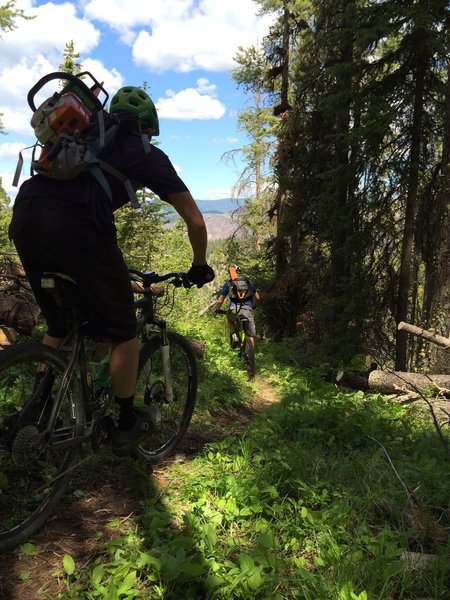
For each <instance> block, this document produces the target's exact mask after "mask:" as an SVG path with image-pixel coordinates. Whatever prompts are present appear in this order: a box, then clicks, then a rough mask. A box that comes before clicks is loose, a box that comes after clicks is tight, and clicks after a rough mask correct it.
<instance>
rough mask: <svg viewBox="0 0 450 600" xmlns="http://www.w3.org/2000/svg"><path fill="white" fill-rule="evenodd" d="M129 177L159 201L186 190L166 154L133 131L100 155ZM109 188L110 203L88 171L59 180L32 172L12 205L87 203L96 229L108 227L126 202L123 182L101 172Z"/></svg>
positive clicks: (124, 134) (127, 198)
mask: <svg viewBox="0 0 450 600" xmlns="http://www.w3.org/2000/svg"><path fill="white" fill-rule="evenodd" d="M99 158H101V159H102V160H103V161H105V162H106V163H108V164H110V165H111V166H113V167H114V168H116V169H117V170H119V171H120V172H121V173H123V174H124V175H125V176H126V177H128V179H130V180H131V182H132V184H133V187H134V188H135V189H142V188H144V187H147V188H149V189H150V190H151V191H152V192H154V193H155V194H156V195H157V196H159V197H160V198H161V199H162V200H164V201H166V202H167V201H168V194H170V193H176V192H184V191H187V190H188V188H187V187H186V185H185V183H184V182H183V181H182V180H181V179H180V177H179V176H178V174H177V172H176V171H175V169H174V167H173V165H172V163H171V162H170V160H169V158H168V156H167V155H166V154H165V153H164V152H163V151H162V150H160V149H159V148H158V147H157V146H154V145H152V144H150V152H148V153H146V149H145V146H144V143H143V140H142V137H141V136H140V135H137V134H135V133H132V132H127V131H125V132H122V133H119V135H118V136H117V138H116V139H115V140H114V142H112V143H111V144H110V145H109V146H108V147H107V148H105V149H104V150H103V151H102V152H101V153H100V154H99ZM104 174H105V176H106V178H107V180H108V183H109V185H110V188H111V192H112V198H113V203H112V205H111V202H110V200H109V198H108V196H107V194H106V192H105V191H104V189H103V188H102V187H101V185H100V184H99V183H98V182H97V180H96V179H95V177H93V176H92V175H91V174H89V173H82V174H81V175H78V176H77V177H75V179H72V180H71V181H60V180H56V179H51V178H50V177H45V176H43V175H34V176H33V177H31V178H30V179H28V180H27V181H25V182H24V183H23V184H22V185H21V186H20V189H19V192H18V194H17V197H16V200H15V203H14V208H15V209H16V208H19V206H20V204H21V203H22V202H23V201H25V200H26V199H28V198H52V199H55V198H56V199H58V200H61V201H70V202H73V203H85V204H88V205H89V211H88V213H89V215H90V218H91V219H92V221H93V222H94V223H95V225H96V226H97V227H98V228H99V229H106V228H109V227H111V223H112V222H113V220H114V217H113V212H114V211H115V210H117V209H118V208H120V207H121V206H124V205H125V204H127V202H129V197H128V194H127V192H126V189H125V187H124V185H123V183H122V182H121V181H120V180H119V179H118V178H117V177H114V176H113V175H111V174H109V173H106V172H104Z"/></svg>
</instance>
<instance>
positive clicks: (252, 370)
mask: <svg viewBox="0 0 450 600" xmlns="http://www.w3.org/2000/svg"><path fill="white" fill-rule="evenodd" d="M215 312H216V313H217V314H221V315H227V316H228V317H230V318H231V319H233V322H234V327H235V333H234V334H232V333H230V347H231V348H232V349H233V350H237V352H238V354H239V356H240V358H241V359H242V360H243V362H244V365H245V369H246V371H247V375H248V378H249V379H254V377H255V374H256V359H255V348H254V346H253V344H252V343H251V342H250V340H249V336H248V334H247V325H248V319H247V318H246V317H245V315H241V314H240V313H239V312H238V313H233V312H230V311H228V310H222V309H218V310H216V311H215Z"/></svg>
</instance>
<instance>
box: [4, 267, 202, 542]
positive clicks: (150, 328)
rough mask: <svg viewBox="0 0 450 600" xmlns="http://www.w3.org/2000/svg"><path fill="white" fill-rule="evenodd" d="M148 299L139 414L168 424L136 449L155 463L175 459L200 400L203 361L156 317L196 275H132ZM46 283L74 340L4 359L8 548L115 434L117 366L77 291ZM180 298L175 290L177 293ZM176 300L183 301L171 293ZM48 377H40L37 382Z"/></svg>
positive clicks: (42, 517)
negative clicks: (112, 369)
mask: <svg viewBox="0 0 450 600" xmlns="http://www.w3.org/2000/svg"><path fill="white" fill-rule="evenodd" d="M130 276H131V278H132V280H133V281H134V282H135V285H137V286H138V287H139V291H140V292H142V294H143V295H142V297H141V298H139V299H137V300H136V302H135V309H136V314H137V319H138V336H139V339H140V343H141V347H140V354H139V374H138V381H137V388H136V395H135V406H136V407H137V408H138V407H139V406H141V407H146V406H155V407H157V408H158V414H160V415H161V422H160V424H159V426H158V427H157V429H156V430H155V431H152V432H151V433H150V434H149V435H148V436H147V437H146V438H144V439H143V440H142V441H141V442H140V443H139V446H137V447H136V449H135V456H136V457H138V458H143V459H145V460H147V461H150V462H156V461H158V460H161V459H162V458H165V457H167V456H168V455H169V454H170V453H171V452H172V451H173V450H174V448H175V447H176V446H177V444H178V443H179V442H180V440H181V439H182V437H183V435H184V434H185V432H186V429H187V427H188V425H189V422H190V419H191V416H192V412H193V410H194V405H195V400H196V393H197V369H196V359H195V354H194V352H193V350H192V347H191V345H190V344H189V342H188V341H187V340H186V339H185V338H183V337H182V336H181V335H179V334H177V333H175V332H171V331H168V329H167V325H166V321H165V320H164V319H162V318H158V317H157V316H156V314H155V302H156V301H157V299H158V298H159V297H160V296H161V290H162V291H164V290H166V292H167V290H168V289H169V288H168V287H167V286H159V289H158V291H157V292H156V293H155V285H156V284H159V283H160V282H167V284H169V283H170V284H172V285H173V286H175V287H182V286H183V287H185V288H190V287H191V286H192V284H191V283H190V281H189V279H188V277H187V274H186V273H167V274H165V275H157V274H156V273H153V272H151V273H143V272H141V271H137V270H132V269H131V270H130ZM43 285H45V286H46V287H47V288H48V290H49V291H50V292H51V293H52V294H54V295H55V297H56V298H57V301H58V302H60V304H61V306H63V307H64V308H65V309H66V310H67V319H68V323H70V333H69V335H68V336H67V338H66V339H65V340H64V342H63V344H62V345H61V347H60V348H59V349H58V350H54V349H52V348H50V347H48V346H45V345H43V344H39V343H24V344H22V343H19V344H16V345H15V346H12V347H10V348H8V349H6V350H3V351H1V352H0V550H6V549H9V548H12V547H14V546H16V545H18V544H20V543H22V542H23V541H25V540H27V539H28V538H30V536H32V535H33V534H34V533H36V531H37V530H38V529H39V528H40V527H41V526H42V525H43V524H44V523H45V522H46V520H47V519H48V517H49V516H50V515H51V513H52V511H53V510H54V509H55V508H56V506H57V505H58V503H59V501H60V500H61V498H62V496H63V494H64V491H65V489H66V487H67V485H68V483H69V480H70V477H71V475H72V474H73V471H74V469H75V468H76V467H78V466H79V465H80V464H81V463H82V462H84V460H87V459H88V458H89V453H88V456H87V458H84V459H81V458H80V449H81V447H82V446H83V445H84V446H86V443H88V444H89V445H90V446H91V448H92V450H93V451H94V452H98V451H99V450H100V449H101V448H102V447H103V446H105V444H107V443H108V442H109V440H110V436H111V432H112V429H113V427H114V420H113V416H112V413H113V409H114V402H112V399H113V394H112V390H111V382H110V377H109V372H108V368H107V364H108V362H109V360H108V356H106V357H105V359H104V360H103V361H99V360H98V357H96V356H95V353H96V350H97V349H98V345H96V344H95V343H94V342H93V341H92V340H90V339H89V337H88V336H87V334H86V321H85V320H84V318H83V314H82V312H81V311H80V310H79V308H78V304H77V302H76V297H77V285H76V283H75V282H74V281H73V280H71V279H70V278H68V277H67V276H65V275H64V274H60V273H48V274H45V276H44V278H43ZM171 289H172V290H173V291H174V288H171ZM171 297H172V300H173V294H171ZM37 373H38V375H36V374H37Z"/></svg>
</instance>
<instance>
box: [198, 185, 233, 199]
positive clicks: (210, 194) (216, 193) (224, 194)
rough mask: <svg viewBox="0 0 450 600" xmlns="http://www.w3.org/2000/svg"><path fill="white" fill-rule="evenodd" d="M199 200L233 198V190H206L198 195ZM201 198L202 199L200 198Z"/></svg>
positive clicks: (227, 188)
mask: <svg viewBox="0 0 450 600" xmlns="http://www.w3.org/2000/svg"><path fill="white" fill-rule="evenodd" d="M197 196H198V199H199V200H200V199H203V198H207V199H208V200H223V198H232V197H233V190H232V188H229V187H226V188H210V189H204V190H202V191H201V192H200V194H197ZM200 196H201V197H200Z"/></svg>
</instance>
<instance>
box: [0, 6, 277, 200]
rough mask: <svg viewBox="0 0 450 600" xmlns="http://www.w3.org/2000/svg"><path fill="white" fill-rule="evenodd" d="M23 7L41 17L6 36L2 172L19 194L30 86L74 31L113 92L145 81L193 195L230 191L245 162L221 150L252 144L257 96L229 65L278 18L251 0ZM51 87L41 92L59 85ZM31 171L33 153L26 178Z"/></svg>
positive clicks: (28, 138)
mask: <svg viewBox="0 0 450 600" xmlns="http://www.w3.org/2000/svg"><path fill="white" fill-rule="evenodd" d="M16 7H17V8H21V9H23V10H24V12H25V13H26V14H27V15H34V16H35V18H34V19H33V20H30V21H24V20H22V19H18V20H17V21H16V24H17V27H16V29H15V30H14V31H11V32H3V33H2V37H1V39H0V49H1V51H0V113H2V114H3V116H2V121H3V125H4V127H5V132H6V135H1V136H0V142H1V143H0V177H1V178H2V185H3V187H4V189H5V190H6V191H7V193H8V194H10V196H11V197H12V198H13V197H14V195H15V193H16V190H15V188H13V187H12V185H11V183H12V179H13V173H14V170H15V166H16V162H17V157H18V152H19V151H20V150H21V149H22V148H24V147H26V146H29V145H30V144H32V143H33V142H34V137H33V131H32V129H31V127H30V125H29V120H30V116H31V110H30V109H29V107H28V104H27V101H26V95H27V92H28V90H29V88H30V87H31V86H32V85H33V84H34V83H35V82H36V81H38V80H39V79H40V77H42V76H43V75H45V74H47V73H50V72H52V71H56V70H58V64H59V63H60V62H61V60H62V55H63V49H64V46H65V44H66V42H68V41H70V40H73V42H74V44H75V50H76V51H77V52H79V53H80V58H79V61H80V62H81V63H82V65H83V68H84V70H88V71H90V72H92V74H93V75H94V76H95V77H96V78H97V79H98V80H99V81H103V82H104V86H105V88H106V89H107V90H108V92H109V93H110V96H112V95H113V94H114V92H115V91H117V89H119V88H120V87H122V86H123V85H142V83H143V82H144V81H145V82H146V83H147V84H148V86H149V88H148V91H149V93H150V95H151V96H152V98H153V100H154V102H155V104H156V106H157V108H158V114H159V117H160V130H161V135H160V136H159V137H158V138H155V139H156V140H158V142H159V143H160V147H161V148H162V149H163V150H164V151H165V152H166V153H167V154H168V155H169V157H170V158H171V160H172V162H173V163H174V165H175V167H176V169H177V170H178V172H179V173H180V175H181V177H182V178H183V180H184V181H185V183H186V185H187V186H188V187H189V189H190V190H191V192H192V194H193V195H194V197H195V198H196V199H198V200H210V199H211V200H213V199H219V198H226V197H229V196H231V195H232V189H233V186H234V185H235V184H236V182H237V178H238V175H239V172H240V170H241V168H242V164H240V162H239V160H238V161H237V162H236V164H233V162H230V161H228V162H227V161H225V160H223V159H222V156H223V154H224V153H225V152H228V151H230V150H235V149H239V148H241V147H242V146H243V145H244V144H245V143H246V138H245V134H244V133H243V132H240V131H238V130H237V127H236V115H237V114H238V113H239V112H241V111H242V110H245V109H246V107H247V106H248V103H249V102H250V100H251V99H250V97H249V96H247V95H245V94H244V92H243V90H240V89H238V88H237V87H236V84H235V83H234V82H233V81H232V79H231V77H230V73H229V70H230V68H231V67H232V66H234V62H233V56H234V55H235V53H236V51H237V49H238V46H244V47H248V46H251V45H256V44H257V43H258V40H261V38H262V37H263V36H264V35H265V34H266V33H267V30H268V27H269V24H270V20H271V18H270V17H269V16H262V17H261V16H258V15H257V11H258V6H257V5H256V4H255V3H254V2H253V0H79V1H78V2H75V1H72V2H71V1H62V0H53V2H47V1H43V0H34V1H33V0H17V1H16ZM47 90H48V91H49V93H45V94H44V96H43V97H42V100H43V99H44V97H45V96H48V95H50V94H51V93H52V92H53V91H54V90H50V89H49V88H45V90H43V91H45V92H47ZM36 100H37V101H41V98H40V97H39V96H38V97H37V99H36ZM28 156H29V155H27V154H25V157H26V158H28ZM28 175H29V160H26V162H25V166H24V169H23V171H22V180H23V179H24V178H26V177H27V176H28Z"/></svg>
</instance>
